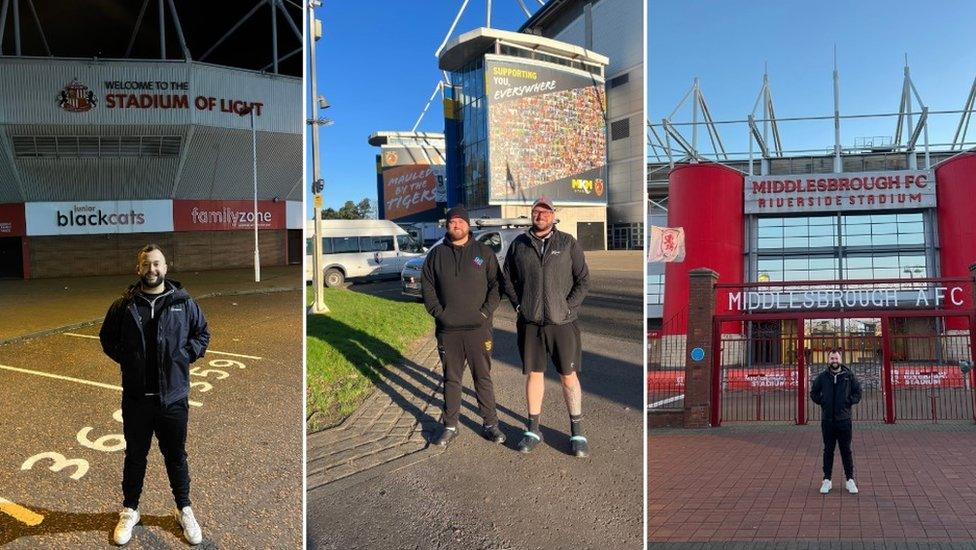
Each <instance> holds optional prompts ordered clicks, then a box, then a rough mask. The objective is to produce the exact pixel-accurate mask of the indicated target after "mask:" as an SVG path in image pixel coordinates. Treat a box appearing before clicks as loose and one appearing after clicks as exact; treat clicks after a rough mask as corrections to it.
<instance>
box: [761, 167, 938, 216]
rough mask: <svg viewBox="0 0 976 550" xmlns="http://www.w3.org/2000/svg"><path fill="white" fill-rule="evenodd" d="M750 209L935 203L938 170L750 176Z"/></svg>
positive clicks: (771, 210) (819, 209)
mask: <svg viewBox="0 0 976 550" xmlns="http://www.w3.org/2000/svg"><path fill="white" fill-rule="evenodd" d="M744 196H745V213H746V214H802V213H806V212H852V211H860V210H895V209H905V208H935V206H936V204H935V173H934V172H933V171H932V170H886V171H883V172H845V173H841V174H791V175H781V176H746V178H745V193H744Z"/></svg>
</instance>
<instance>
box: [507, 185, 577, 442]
mask: <svg viewBox="0 0 976 550" xmlns="http://www.w3.org/2000/svg"><path fill="white" fill-rule="evenodd" d="M555 215H556V211H555V207H554V206H553V204H552V201H550V200H549V199H548V198H546V197H540V198H539V199H538V200H536V201H535V204H533V205H532V227H531V228H530V229H529V230H528V231H526V232H525V233H523V234H521V235H519V236H518V237H516V238H515V240H513V241H512V244H511V245H510V246H509V248H508V253H507V254H506V256H505V267H504V275H503V280H504V284H505V294H506V295H507V296H508V299H509V300H510V301H511V302H512V306H513V307H514V308H515V311H516V312H517V314H518V321H517V322H516V330H517V332H518V347H519V354H520V355H521V356H522V373H523V374H525V375H526V381H525V397H526V401H527V405H528V412H529V422H528V426H527V428H528V429H526V430H525V433H524V436H523V438H522V441H521V442H520V443H519V450H520V451H522V452H523V453H528V452H532V449H533V448H535V446H536V445H538V444H539V443H540V442H542V432H541V430H540V429H539V418H540V417H541V415H542V398H543V394H544V392H545V372H546V367H547V366H548V364H549V359H550V358H551V359H552V362H553V363H554V364H555V366H556V371H558V372H559V378H560V381H561V382H562V386H563V397H565V398H566V409H567V412H569V425H570V431H571V434H572V435H571V437H570V438H569V440H570V445H571V446H572V452H573V454H574V455H576V456H579V457H585V456H587V455H588V454H589V452H590V451H589V443H588V442H587V440H586V437H584V436H583V424H582V419H583V405H582V399H583V390H582V388H581V387H580V381H579V376H578V375H577V373H578V372H579V370H580V368H581V362H582V357H583V346H582V342H581V340H580V330H579V327H578V326H577V325H576V318H577V316H578V314H579V308H580V306H581V305H582V304H583V298H585V297H586V292H587V290H588V289H589V285H590V283H589V281H590V271H589V268H588V267H587V266H586V258H585V257H584V256H583V248H582V247H581V246H580V245H579V243H578V242H576V239H574V238H573V236H572V235H570V234H568V233H563V232H562V231H559V230H558V229H556V226H555V223H556V218H555Z"/></svg>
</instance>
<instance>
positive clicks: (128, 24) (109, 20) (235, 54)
mask: <svg viewBox="0 0 976 550" xmlns="http://www.w3.org/2000/svg"><path fill="white" fill-rule="evenodd" d="M15 7H16V8H19V11H18V15H19V17H18V18H17V19H18V21H19V34H20V55H21V56H41V57H49V56H52V57H81V58H92V57H98V58H103V59H104V58H108V59H123V58H129V59H160V58H161V57H165V58H166V59H172V60H183V59H185V58H186V55H185V53H184V51H183V48H182V45H181V40H180V35H181V34H182V36H183V37H185V40H186V48H187V52H188V53H189V57H190V59H192V60H194V61H203V62H207V63H214V64H217V65H225V66H230V67H236V68H241V69H250V70H258V71H261V70H264V71H268V72H273V71H274V65H273V63H274V55H273V53H272V52H273V47H272V37H273V36H274V34H275V33H276V34H277V45H278V72H279V73H280V74H285V75H290V76H301V74H302V55H301V51H302V50H301V49H302V39H301V38H300V36H301V34H302V31H303V29H302V8H301V3H300V2H299V1H298V0H241V1H237V2H206V1H200V0H73V1H71V2H65V1H64V0H19V2H18V1H14V0H0V36H2V39H0V55H5V56H10V55H16V54H17V51H16V50H17V44H16V39H15V34H16V31H17V30H18V29H17V27H18V26H17V25H15V21H14V15H15V14H14V10H15ZM160 11H162V18H161V17H160ZM174 13H175V15H176V17H174ZM273 18H274V19H273ZM161 19H162V22H163V25H162V28H163V29H164V31H163V33H162V36H163V40H161V36H160V35H161V33H160V20H161ZM163 43H165V46H163V45H162V44H163ZM161 54H163V55H161Z"/></svg>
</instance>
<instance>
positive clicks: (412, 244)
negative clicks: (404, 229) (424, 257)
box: [397, 235, 423, 253]
mask: <svg viewBox="0 0 976 550" xmlns="http://www.w3.org/2000/svg"><path fill="white" fill-rule="evenodd" d="M397 246H398V247H399V248H400V252H410V253H420V252H422V251H423V250H422V247H421V246H420V243H418V242H417V241H416V240H415V239H414V238H413V237H411V236H410V235H397Z"/></svg>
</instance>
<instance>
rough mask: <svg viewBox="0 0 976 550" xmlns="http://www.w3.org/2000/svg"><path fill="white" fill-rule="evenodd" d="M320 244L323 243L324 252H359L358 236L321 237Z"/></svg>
mask: <svg viewBox="0 0 976 550" xmlns="http://www.w3.org/2000/svg"><path fill="white" fill-rule="evenodd" d="M325 241H329V243H328V244H326V242H325ZM322 244H323V245H325V246H324V248H325V250H324V251H323V253H324V254H343V253H348V252H359V237H326V238H323V239H322Z"/></svg>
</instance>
